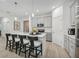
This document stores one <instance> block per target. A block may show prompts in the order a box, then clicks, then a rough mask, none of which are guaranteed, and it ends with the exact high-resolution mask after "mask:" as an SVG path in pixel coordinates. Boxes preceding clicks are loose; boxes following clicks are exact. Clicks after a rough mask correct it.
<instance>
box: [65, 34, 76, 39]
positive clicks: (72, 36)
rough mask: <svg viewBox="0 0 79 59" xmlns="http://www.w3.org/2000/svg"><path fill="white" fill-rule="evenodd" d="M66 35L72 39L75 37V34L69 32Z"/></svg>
mask: <svg viewBox="0 0 79 59" xmlns="http://www.w3.org/2000/svg"><path fill="white" fill-rule="evenodd" d="M65 35H67V36H69V37H70V38H72V39H75V35H68V34H65Z"/></svg>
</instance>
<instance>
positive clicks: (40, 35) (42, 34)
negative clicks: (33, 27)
mask: <svg viewBox="0 0 79 59" xmlns="http://www.w3.org/2000/svg"><path fill="white" fill-rule="evenodd" d="M11 33H12V34H17V35H18V34H20V35H27V36H32V37H44V36H46V33H41V34H37V35H31V34H30V33H25V32H11Z"/></svg>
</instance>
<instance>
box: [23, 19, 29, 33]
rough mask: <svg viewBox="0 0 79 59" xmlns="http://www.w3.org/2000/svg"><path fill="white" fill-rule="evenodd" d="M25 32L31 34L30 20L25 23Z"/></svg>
mask: <svg viewBox="0 0 79 59" xmlns="http://www.w3.org/2000/svg"><path fill="white" fill-rule="evenodd" d="M23 24H24V32H29V20H27V21H24V23H23Z"/></svg>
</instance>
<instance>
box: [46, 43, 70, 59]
mask: <svg viewBox="0 0 79 59" xmlns="http://www.w3.org/2000/svg"><path fill="white" fill-rule="evenodd" d="M45 57H46V58H69V56H68V54H67V52H66V51H65V49H64V48H61V47H60V46H58V45H56V44H54V43H53V44H52V42H46V52H45Z"/></svg>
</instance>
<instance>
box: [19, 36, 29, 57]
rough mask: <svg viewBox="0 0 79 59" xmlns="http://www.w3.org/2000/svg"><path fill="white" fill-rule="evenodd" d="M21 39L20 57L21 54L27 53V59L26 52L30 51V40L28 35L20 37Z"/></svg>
mask: <svg viewBox="0 0 79 59" xmlns="http://www.w3.org/2000/svg"><path fill="white" fill-rule="evenodd" d="M19 38H20V50H19V55H20V52H22V53H25V58H26V52H28V51H29V40H28V39H27V37H26V35H19Z"/></svg>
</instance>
